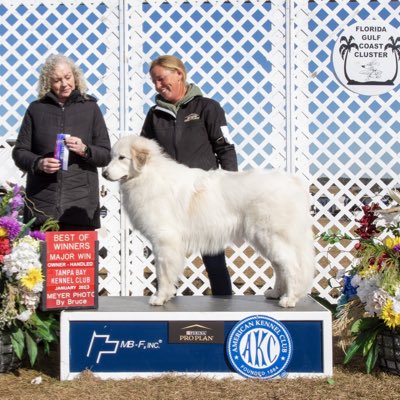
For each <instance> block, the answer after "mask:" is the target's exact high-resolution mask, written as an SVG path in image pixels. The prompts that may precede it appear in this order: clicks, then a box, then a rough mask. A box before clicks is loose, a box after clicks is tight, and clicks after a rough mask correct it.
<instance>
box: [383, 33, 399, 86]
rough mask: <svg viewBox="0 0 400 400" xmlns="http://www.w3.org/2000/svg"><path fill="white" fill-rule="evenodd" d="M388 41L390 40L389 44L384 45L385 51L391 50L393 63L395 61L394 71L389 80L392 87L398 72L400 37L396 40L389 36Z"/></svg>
mask: <svg viewBox="0 0 400 400" xmlns="http://www.w3.org/2000/svg"><path fill="white" fill-rule="evenodd" d="M389 40H390V43H388V44H386V46H385V50H387V49H391V50H392V53H393V54H394V58H395V61H396V70H395V72H394V76H393V78H392V79H391V80H390V82H391V84H392V85H393V82H394V81H395V80H396V78H397V73H398V71H399V59H400V37H397V38H396V39H394V38H393V36H390V38H389Z"/></svg>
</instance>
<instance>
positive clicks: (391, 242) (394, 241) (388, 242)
mask: <svg viewBox="0 0 400 400" xmlns="http://www.w3.org/2000/svg"><path fill="white" fill-rule="evenodd" d="M398 244H400V237H398V236H396V237H394V238H390V237H389V238H386V239H385V246H386V247H389V249H393V247H394V246H397V245H398Z"/></svg>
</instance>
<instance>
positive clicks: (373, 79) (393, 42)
mask: <svg viewBox="0 0 400 400" xmlns="http://www.w3.org/2000/svg"><path fill="white" fill-rule="evenodd" d="M389 41H390V42H389V43H387V44H386V45H385V48H384V49H385V50H388V49H391V50H392V53H393V54H394V57H395V62H396V69H395V72H394V75H393V77H392V78H391V79H387V80H385V81H379V80H377V79H379V78H380V76H381V75H382V71H380V70H379V69H378V68H377V62H375V61H371V62H369V63H367V64H365V65H362V67H363V68H364V69H365V71H364V72H362V74H364V75H366V76H367V78H368V79H370V80H368V81H366V82H360V81H358V80H355V79H352V78H351V77H350V75H349V72H348V63H347V61H348V55H349V54H350V53H351V51H352V49H356V50H358V49H359V46H358V44H357V43H355V42H354V37H353V36H350V37H349V38H347V37H346V36H342V37H341V38H340V42H344V43H343V44H342V45H341V46H340V47H339V53H340V55H341V57H342V59H344V63H343V68H344V76H345V78H346V80H347V84H348V85H394V82H395V80H396V78H397V75H398V71H399V60H400V37H396V39H395V38H394V37H393V36H390V38H389Z"/></svg>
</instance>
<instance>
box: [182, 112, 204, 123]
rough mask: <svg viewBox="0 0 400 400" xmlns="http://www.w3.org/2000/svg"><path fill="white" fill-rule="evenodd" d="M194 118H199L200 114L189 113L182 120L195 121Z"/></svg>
mask: <svg viewBox="0 0 400 400" xmlns="http://www.w3.org/2000/svg"><path fill="white" fill-rule="evenodd" d="M196 119H200V115H199V114H195V113H192V114H189V115H187V116H186V117H185V119H184V120H183V122H189V121H195V120H196Z"/></svg>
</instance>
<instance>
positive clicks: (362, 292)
mask: <svg viewBox="0 0 400 400" xmlns="http://www.w3.org/2000/svg"><path fill="white" fill-rule="evenodd" d="M377 279H378V277H377V276H376V275H374V276H371V277H369V278H365V279H362V278H361V277H360V276H359V275H356V276H354V278H353V279H352V280H351V284H352V286H354V287H356V286H358V288H357V296H358V297H359V298H360V300H361V302H363V303H366V302H367V301H368V298H369V297H370V296H372V295H373V292H374V291H375V290H377V289H379V286H378V284H377Z"/></svg>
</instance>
